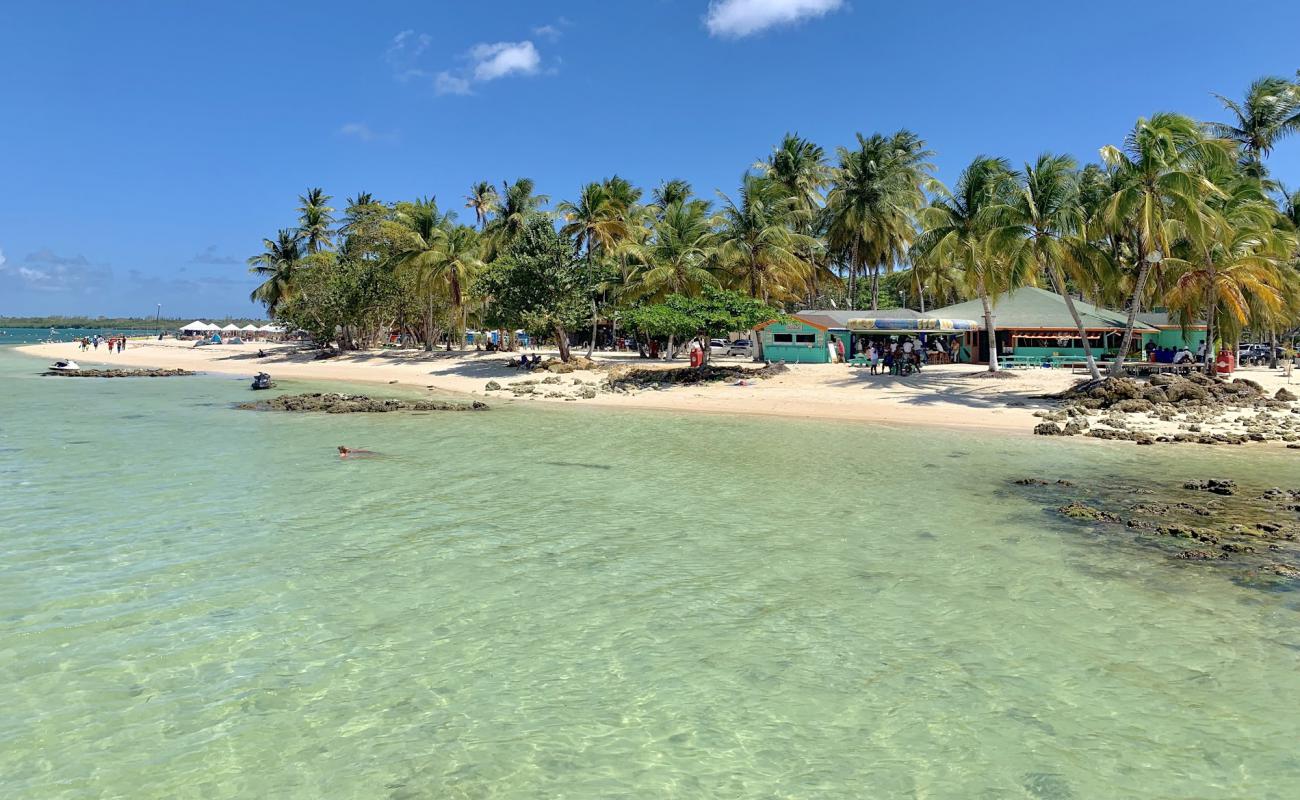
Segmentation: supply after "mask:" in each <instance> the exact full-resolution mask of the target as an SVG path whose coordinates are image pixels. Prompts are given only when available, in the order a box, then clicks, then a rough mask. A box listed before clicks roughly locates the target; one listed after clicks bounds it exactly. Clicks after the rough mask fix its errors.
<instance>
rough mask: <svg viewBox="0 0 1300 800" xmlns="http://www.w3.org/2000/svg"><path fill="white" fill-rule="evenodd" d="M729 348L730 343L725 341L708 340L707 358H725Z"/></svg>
mask: <svg viewBox="0 0 1300 800" xmlns="http://www.w3.org/2000/svg"><path fill="white" fill-rule="evenodd" d="M729 347H731V342H729V341H727V340H726V339H710V340H709V356H710V357H711V358H717V357H719V356H725V355H726V354H727V349H728V348H729Z"/></svg>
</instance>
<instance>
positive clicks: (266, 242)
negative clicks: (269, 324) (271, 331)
mask: <svg viewBox="0 0 1300 800" xmlns="http://www.w3.org/2000/svg"><path fill="white" fill-rule="evenodd" d="M262 247H263V248H264V250H263V251H262V252H261V253H258V254H257V255H255V256H253V257H252V258H250V259H248V266H249V270H248V271H249V272H251V273H253V274H254V275H261V276H263V277H264V278H265V279H266V280H265V281H263V282H262V284H261V285H260V286H258V287H257V288H256V289H254V290H253V292H252V294H250V295H249V299H250V300H253V301H255V302H259V303H264V304H265V305H266V313H267V314H269V315H270V316H271V317H275V312H276V310H277V309H279V308H280V306H281V305H282V304H284V303H285V302H287V301H289V300H291V299H293V296H294V293H295V286H294V280H295V278H296V277H297V272H298V269H299V267H300V266H301V265H302V238H301V234H300V233H299V232H298V231H296V230H282V231H280V233H279V235H277V237H276V238H275V239H263V240H262Z"/></svg>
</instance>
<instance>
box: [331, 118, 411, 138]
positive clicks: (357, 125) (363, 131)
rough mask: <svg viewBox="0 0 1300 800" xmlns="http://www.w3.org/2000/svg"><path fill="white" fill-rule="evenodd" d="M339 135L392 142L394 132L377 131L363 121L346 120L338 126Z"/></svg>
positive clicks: (395, 136) (394, 136)
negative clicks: (346, 121)
mask: <svg viewBox="0 0 1300 800" xmlns="http://www.w3.org/2000/svg"><path fill="white" fill-rule="evenodd" d="M339 135H340V136H347V137H350V138H352V139H356V140H358V141H362V142H394V141H397V134H396V133H387V132H384V131H377V130H375V129H374V128H371V127H370V126H369V125H367V124H366V123H364V122H348V123H346V124H344V125H343V126H342V127H340V128H339Z"/></svg>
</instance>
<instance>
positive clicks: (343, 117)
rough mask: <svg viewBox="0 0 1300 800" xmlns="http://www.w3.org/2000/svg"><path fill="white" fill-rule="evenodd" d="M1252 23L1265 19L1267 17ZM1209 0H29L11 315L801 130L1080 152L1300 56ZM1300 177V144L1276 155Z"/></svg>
mask: <svg viewBox="0 0 1300 800" xmlns="http://www.w3.org/2000/svg"><path fill="white" fill-rule="evenodd" d="M1243 8H1244V7H1243ZM1234 11H1235V7H1233V6H1231V5H1225V4H1223V3H1221V2H1202V0H1180V1H1179V2H1170V1H1168V0H1144V1H1143V2H1132V0H1127V1H1126V2H1114V1H1113V0H1090V1H1089V2H1073V1H1072V0H1058V2H1054V3H1044V2H1041V0H1038V1H1037V2H1000V3H970V2H955V1H953V0H950V1H949V2H935V1H933V0H914V2H911V3H881V2H869V1H868V0H712V2H711V1H710V0H618V1H617V2H611V1H610V0H573V1H572V2H565V1H563V0H550V1H549V2H542V1H540V0H493V2H491V3H488V2H479V3H473V2H465V1H464V0H455V1H454V2H443V1H442V0H414V1H410V2H397V1H395V0H394V1H391V2H383V1H382V0H375V1H374V2H369V3H357V2H332V1H331V0H315V1H314V2H289V1H288V0H281V1H279V2H274V3H267V2H239V1H237V0H236V1H231V2H221V3H197V2H170V3H169V2H157V1H156V0H155V1H136V0H116V1H115V2H111V3H109V2H102V1H100V0H86V1H84V2H82V1H78V0H63V2H45V3H17V2H12V3H7V4H6V8H5V12H4V24H3V26H0V75H4V76H5V77H4V79H3V80H2V81H0V316H3V315H35V314H41V315H44V314H103V315H139V316H152V315H153V314H154V313H155V312H156V311H157V310H158V309H157V307H158V306H159V305H161V311H162V314H163V315H164V316H172V317H182V316H183V317H218V316H225V315H231V316H243V315H249V314H254V315H256V314H257V313H258V312H259V310H260V308H259V307H258V306H255V305H253V304H252V303H250V302H249V300H248V293H249V291H250V290H251V289H252V288H253V287H254V286H255V285H256V279H255V278H253V277H252V276H250V275H249V274H248V271H247V265H246V264H245V260H246V259H247V258H248V257H249V256H251V255H254V254H256V253H258V252H259V251H260V249H261V240H262V238H263V237H267V236H273V235H274V234H275V231H276V230H277V229H279V228H283V227H289V226H291V225H292V224H293V222H294V220H295V217H296V211H295V206H296V205H297V196H298V195H299V194H301V193H303V192H304V191H305V190H306V189H307V188H309V187H313V186H320V187H323V188H324V189H325V190H326V192H328V193H329V194H331V195H333V196H334V202H333V203H332V204H333V205H334V206H335V207H337V208H340V209H341V208H342V207H343V206H344V205H345V204H346V198H347V197H349V196H352V195H354V194H356V193H357V192H359V191H367V192H371V193H372V194H374V195H376V196H377V197H379V198H380V199H382V200H386V201H392V200H398V199H413V198H416V197H425V196H434V197H436V198H437V199H438V200H439V203H440V205H441V206H442V207H443V208H444V209H448V208H450V209H459V210H460V211H461V214H462V219H464V220H467V221H471V220H472V214H471V213H470V212H469V211H468V210H467V209H464V207H463V206H464V195H465V194H466V192H467V190H468V188H469V186H470V184H471V183H473V182H475V181H478V180H491V181H494V182H497V183H498V184H499V183H500V182H501V181H503V180H513V179H515V178H517V177H520V176H527V177H531V178H533V179H535V180H536V181H537V184H538V190H539V191H540V192H542V193H545V194H548V195H550V196H551V197H552V199H553V200H555V201H559V200H563V199H571V198H574V197H575V196H576V194H577V192H578V188H579V186H580V185H581V184H582V183H584V182H587V181H592V180H599V179H602V178H605V177H608V176H610V175H613V174H619V175H622V176H624V177H626V178H628V179H630V180H632V181H633V182H635V183H637V184H640V185H642V186H644V187H646V188H647V189H650V188H652V187H654V186H655V185H657V184H658V183H659V182H661V181H663V180H665V179H670V178H684V179H686V180H688V181H690V182H691V183H692V184H693V185H694V186H695V189H696V191H697V192H698V193H699V194H701V195H704V196H709V197H715V196H716V195H715V192H716V191H723V192H728V191H731V190H732V189H733V188H734V187H735V186H736V185H737V184H738V183H739V180H740V177H741V174H742V173H743V172H744V171H745V169H747V168H748V167H749V166H750V165H752V164H753V163H754V162H755V161H757V160H758V159H760V158H762V157H764V156H765V155H766V154H767V153H768V152H770V150H771V148H772V146H773V145H774V144H775V143H776V142H778V141H779V140H780V138H781V137H782V135H783V134H785V133H786V132H787V131H794V132H797V133H799V134H800V135H802V136H805V137H808V138H811V139H813V140H814V141H816V142H818V143H819V144H821V145H823V146H824V147H826V148H827V149H828V150H829V151H832V152H833V151H834V148H835V147H837V146H841V145H848V144H851V143H852V142H853V140H854V134H855V132H862V133H864V134H870V133H873V132H876V131H880V132H886V133H888V132H892V131H895V130H897V129H899V128H903V127H906V128H910V129H911V130H914V131H916V132H917V133H918V134H920V135H921V136H922V137H923V138H924V139H925V140H926V141H927V142H928V143H929V145H930V147H931V148H932V149H933V150H935V151H937V155H936V157H935V162H936V164H937V168H938V173H939V177H940V178H941V179H943V180H945V181H951V180H952V179H954V178H955V177H956V175H957V173H958V172H960V170H961V168H962V166H963V165H964V164H966V163H968V162H969V161H970V160H971V158H973V157H974V156H976V155H978V154H991V155H998V156H1005V157H1007V158H1009V159H1011V161H1012V162H1013V163H1016V164H1020V163H1023V162H1025V161H1027V160H1030V159H1032V158H1034V157H1035V156H1036V155H1037V154H1039V153H1040V152H1043V151H1053V152H1064V153H1070V154H1073V155H1075V156H1076V157H1077V158H1079V159H1080V160H1081V161H1092V160H1096V159H1097V150H1098V148H1099V147H1101V146H1102V145H1106V144H1120V143H1121V142H1122V140H1123V137H1124V134H1125V132H1126V131H1127V130H1129V129H1130V128H1131V127H1132V125H1133V123H1134V122H1135V120H1136V119H1137V118H1138V117H1141V116H1149V115H1151V114H1152V113H1155V112H1157V111H1177V112H1181V113H1186V114H1189V115H1191V116H1194V117H1197V118H1199V119H1221V118H1223V112H1222V110H1221V108H1220V106H1219V104H1218V102H1217V100H1216V99H1215V98H1214V96H1213V93H1215V92H1217V93H1220V94H1225V95H1229V96H1232V97H1239V96H1240V95H1242V94H1243V93H1244V91H1245V89H1246V87H1247V86H1248V85H1249V83H1250V82H1251V81H1252V80H1253V79H1255V78H1257V77H1259V76H1262V75H1266V74H1277V75H1286V76H1291V75H1294V74H1295V71H1296V69H1298V68H1300V47H1297V40H1296V35H1295V32H1296V31H1297V30H1300V3H1294V2H1278V1H1277V0H1262V1H1261V2H1259V3H1255V4H1252V5H1251V6H1250V9H1249V17H1248V18H1247V17H1246V15H1244V14H1240V13H1239V15H1238V16H1234ZM1269 166H1270V169H1271V170H1272V171H1273V173H1274V175H1275V176H1277V177H1280V178H1281V179H1282V180H1283V181H1284V182H1286V183H1288V184H1289V185H1292V186H1300V136H1298V137H1295V138H1293V139H1290V140H1287V141H1284V142H1282V143H1281V144H1280V145H1279V147H1278V148H1277V150H1275V151H1274V154H1273V156H1272V158H1271V159H1270V161H1269Z"/></svg>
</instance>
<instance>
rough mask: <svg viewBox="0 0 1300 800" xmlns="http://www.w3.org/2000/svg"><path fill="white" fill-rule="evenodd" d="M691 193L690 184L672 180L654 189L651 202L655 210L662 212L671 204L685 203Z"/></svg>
mask: <svg viewBox="0 0 1300 800" xmlns="http://www.w3.org/2000/svg"><path fill="white" fill-rule="evenodd" d="M693 193H694V192H693V190H692V189H691V185H690V183H688V182H686V181H684V180H681V179H678V178H674V179H672V180H667V181H664V182H663V183H661V184H659V185H658V186H657V187H655V190H654V193H653V195H652V196H651V202H652V203H653V204H654V206H655V208H656V209H659V210H660V211H662V210H663V209H665V208H667V207H668V206H670V205H672V204H673V203H685V202H686V201H688V200H690V199H691V195H692V194H693Z"/></svg>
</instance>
